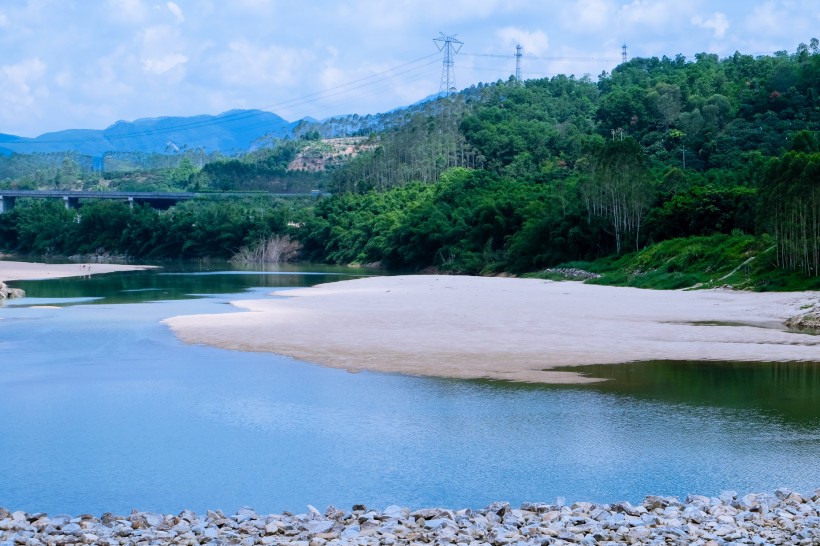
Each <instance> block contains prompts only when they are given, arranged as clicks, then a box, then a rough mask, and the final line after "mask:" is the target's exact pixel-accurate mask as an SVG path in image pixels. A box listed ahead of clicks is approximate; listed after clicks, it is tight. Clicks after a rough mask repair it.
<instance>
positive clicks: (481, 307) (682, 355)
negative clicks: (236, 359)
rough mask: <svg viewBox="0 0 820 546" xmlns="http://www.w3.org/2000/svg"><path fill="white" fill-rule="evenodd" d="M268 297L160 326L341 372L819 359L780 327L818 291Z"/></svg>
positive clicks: (572, 285)
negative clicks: (238, 309) (231, 310)
mask: <svg viewBox="0 0 820 546" xmlns="http://www.w3.org/2000/svg"><path fill="white" fill-rule="evenodd" d="M275 294H277V295H281V296H287V297H286V298H276V299H268V300H256V301H239V302H234V304H235V305H237V306H238V307H241V308H244V309H247V310H250V311H252V312H243V313H232V314H218V315H196V316H187V317H175V318H172V319H168V320H167V321H166V323H167V324H169V325H170V326H171V328H172V329H173V331H174V332H175V333H176V334H177V335H178V336H179V337H180V338H181V339H182V340H184V341H187V342H190V343H197V344H208V345H214V346H218V347H223V348H227V349H237V350H244V351H269V352H273V353H279V354H283V355H288V356H291V357H295V358H298V359H300V360H305V361H309V362H315V363H318V364H323V365H326V366H333V367H338V368H344V369H347V370H351V371H357V370H378V371H385V372H401V373H407V374H414V375H428V376H439V377H457V378H493V379H505V380H512V381H532V382H543V383H567V382H578V381H583V380H584V379H583V378H581V377H580V376H578V375H577V374H575V373H568V372H556V371H549V368H551V367H554V366H561V365H584V364H606V363H620V362H628V361H636V360H738V361H747V360H748V361H785V360H808V361H820V336H811V335H807V334H798V333H790V332H786V331H782V330H781V329H779V328H782V327H783V322H784V321H785V320H786V319H787V318H788V317H790V316H792V315H796V314H799V313H800V312H801V308H802V307H804V306H806V305H810V304H817V303H818V302H820V293H818V292H800V293H762V294H758V293H748V292H734V291H728V290H708V291H691V292H682V291H655V290H640V289H634V288H615V287H607V286H594V285H585V284H581V283H577V282H550V281H542V280H535V279H509V278H485V277H462V276H421V275H418V276H401V277H371V278H365V279H358V280H353V281H343V282H337V283H330V284H324V285H319V286H316V287H313V288H304V289H297V290H287V291H281V292H278V293H275ZM693 323H700V324H693ZM704 323H706V324H704ZM714 323H735V324H729V325H715V324H714ZM738 323H742V324H738Z"/></svg>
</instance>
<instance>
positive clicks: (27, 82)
mask: <svg viewBox="0 0 820 546" xmlns="http://www.w3.org/2000/svg"><path fill="white" fill-rule="evenodd" d="M46 69H47V67H46V64H45V63H44V62H43V61H41V60H40V59H38V58H32V59H26V60H23V61H20V62H19V63H15V64H10V65H4V66H0V103H2V104H3V108H0V121H2V122H3V123H4V124H8V123H12V124H16V123H19V118H20V117H21V116H24V117H26V118H27V119H31V118H36V117H38V114H39V112H40V108H39V107H38V104H37V99H38V98H43V97H47V96H48V88H47V87H46V86H44V85H41V81H42V79H43V77H44V76H45V74H46Z"/></svg>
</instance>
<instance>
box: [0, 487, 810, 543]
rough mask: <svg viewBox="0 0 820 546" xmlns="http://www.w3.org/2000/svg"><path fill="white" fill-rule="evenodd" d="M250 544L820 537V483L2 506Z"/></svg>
mask: <svg viewBox="0 0 820 546" xmlns="http://www.w3.org/2000/svg"><path fill="white" fill-rule="evenodd" d="M69 543H70V544H105V545H109V546H118V545H125V544H145V545H155V544H188V545H191V546H197V545H205V544H213V545H218V544H240V545H247V546H251V545H253V544H265V545H283V544H284V545H289V546H343V545H355V546H377V545H388V546H398V545H422V544H460V545H464V546H468V545H476V546H477V545H479V544H481V545H491V546H536V545H538V546H542V545H571V544H579V545H589V546H593V545H597V544H612V545H614V544H645V545H662V544H697V545H700V546H723V545H729V544H750V545H766V544H795V545H812V544H814V545H816V544H820V489H818V490H817V491H815V492H814V494H813V495H801V494H800V493H796V492H793V491H789V490H786V489H778V490H777V491H776V492H775V493H772V494H766V493H763V494H750V495H744V496H742V497H738V494H737V493H736V492H735V491H726V492H724V493H721V494H720V495H719V496H718V497H716V498H709V497H704V496H700V495H689V496H688V497H687V498H686V500H685V501H683V502H681V501H680V500H679V499H678V498H676V497H660V496H650V497H646V499H645V500H644V502H643V503H641V504H637V505H632V504H630V503H628V502H618V503H614V504H594V503H589V502H577V503H575V504H573V505H572V506H566V505H565V504H564V503H563V502H560V503H558V504H556V505H550V504H546V503H524V504H523V505H522V506H521V507H520V508H512V507H511V506H510V504H509V503H506V502H495V503H493V504H491V505H490V506H488V507H487V508H485V509H483V510H473V509H464V510H456V511H454V510H448V509H444V508H424V509H420V510H415V511H411V510H409V509H408V508H402V507H399V506H395V505H391V506H388V507H387V508H386V509H384V511H378V510H372V509H371V510H368V509H367V508H366V507H365V506H364V505H355V506H354V507H353V509H352V510H351V511H350V512H345V511H343V510H339V509H337V508H334V507H333V506H331V507H329V508H328V509H327V510H326V511H325V512H324V513H321V512H319V510H317V509H316V508H314V507H313V506H308V513H306V514H298V515H293V514H290V513H289V512H285V513H283V514H269V515H261V514H257V513H256V512H255V511H254V510H252V509H250V508H242V509H240V510H239V511H238V512H237V513H236V514H234V515H232V516H226V515H225V514H223V513H222V512H221V511H219V510H214V511H211V510H209V511H208V512H207V513H206V514H205V515H204V516H201V515H197V514H196V513H194V512H191V511H190V510H185V511H183V512H182V513H180V514H179V515H176V516H174V515H170V514H157V513H152V512H137V511H133V512H132V513H131V514H129V515H128V516H117V515H114V514H111V513H108V512H107V513H105V514H103V515H102V517H100V518H97V517H94V516H91V515H89V514H83V515H80V516H76V517H71V516H67V515H63V514H59V515H54V516H52V517H49V516H48V515H47V514H43V513H34V514H28V513H26V512H22V511H14V512H12V511H9V510H7V509H5V508H0V546H17V545H26V544H69Z"/></svg>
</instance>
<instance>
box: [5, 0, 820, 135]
mask: <svg viewBox="0 0 820 546" xmlns="http://www.w3.org/2000/svg"><path fill="white" fill-rule="evenodd" d="M440 32H443V33H445V35H456V36H457V39H458V40H460V41H461V42H463V46H462V47H461V50H460V51H459V53H458V54H457V55H456V56H455V59H454V71H455V80H456V85H457V86H458V87H459V88H463V87H468V86H470V85H472V84H475V83H478V82H481V81H485V82H488V81H496V80H498V79H507V78H508V77H509V76H510V75H511V74H513V73H514V72H515V58H514V53H515V46H516V44H518V43H520V44H521V45H522V46H523V48H524V50H523V51H524V57H523V63H522V72H523V74H524V77H525V78H536V77H543V76H553V75H555V74H559V73H573V74H577V75H579V76H580V75H583V74H590V75H592V76H593V77H597V75H598V74H600V73H601V71H603V70H607V71H609V70H611V69H612V68H613V67H614V66H616V65H617V64H618V63H619V62H620V58H621V44H622V43H624V42H626V43H627V45H628V53H629V56H630V57H633V56H641V57H646V56H659V57H660V56H663V55H667V56H670V57H671V56H674V55H676V54H678V53H680V54H683V55H685V56H687V57H688V58H692V56H693V55H694V54H695V53H697V52H701V51H706V52H710V53H717V54H719V55H721V56H725V55H729V54H732V53H734V52H735V51H741V52H742V53H750V54H755V55H763V54H770V53H772V52H774V51H779V50H786V51H789V52H793V51H794V50H795V48H796V47H797V45H798V44H799V43H800V42H805V43H808V42H809V40H810V39H811V38H812V36H815V35H817V36H818V37H820V2H818V0H449V1H448V0H337V1H334V0H173V1H166V0H0V52H2V54H1V55H0V133H11V134H17V135H22V136H36V135H38V134H41V133H44V132H48V131H55V130H60V129H68V128H89V129H102V128H104V127H106V126H108V125H110V124H112V123H114V122H115V121H117V120H121V119H124V120H133V119H137V118H141V117H157V116H176V115H194V114H218V113H220V112H223V111H226V110H230V109H233V108H260V109H265V110H270V111H273V112H275V113H277V114H279V115H281V116H282V117H284V118H286V119H288V120H295V119H299V118H301V117H303V116H313V117H316V118H324V117H328V116H331V115H335V114H345V113H359V114H367V113H376V112H382V111H386V110H389V109H392V108H395V107H397V106H401V105H406V104H410V103H413V102H415V101H417V100H419V99H421V98H423V97H425V96H427V95H430V94H432V93H435V92H437V91H438V89H439V84H440V81H441V73H442V56H441V53H439V52H438V50H437V48H436V44H435V43H434V41H433V38H435V37H436V36H438V35H439V33H440Z"/></svg>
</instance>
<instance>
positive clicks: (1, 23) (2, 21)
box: [0, 11, 9, 27]
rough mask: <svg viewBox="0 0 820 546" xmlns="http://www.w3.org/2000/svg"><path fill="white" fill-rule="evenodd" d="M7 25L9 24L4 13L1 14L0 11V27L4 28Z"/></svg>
mask: <svg viewBox="0 0 820 546" xmlns="http://www.w3.org/2000/svg"><path fill="white" fill-rule="evenodd" d="M8 24H9V18H8V16H7V15H6V14H5V13H3V12H2V11H0V27H6V26H8Z"/></svg>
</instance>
